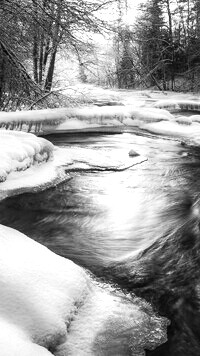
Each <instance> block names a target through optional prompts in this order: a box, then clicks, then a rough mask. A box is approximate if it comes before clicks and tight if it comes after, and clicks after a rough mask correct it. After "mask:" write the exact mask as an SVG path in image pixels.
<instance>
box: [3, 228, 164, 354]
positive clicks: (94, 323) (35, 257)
mask: <svg viewBox="0 0 200 356" xmlns="http://www.w3.org/2000/svg"><path fill="white" fill-rule="evenodd" d="M0 246H1V248H0V289H1V293H0V348H1V355H2V356H18V355H20V356H27V355H28V356H39V355H41V356H42V355H44V356H47V355H52V354H53V355H56V356H67V355H71V356H77V355H79V356H86V355H87V356H94V355H100V354H103V355H104V354H109V355H117V354H120V355H122V354H123V355H125V354H132V353H130V350H132V352H133V355H136V354H137V355H139V356H140V355H141V356H142V355H144V349H153V348H155V347H156V346H158V345H159V344H160V343H163V342H165V341H166V327H167V325H168V322H167V320H166V319H165V318H162V317H158V316H156V315H155V314H154V313H153V311H152V309H151V307H150V306H149V305H148V304H147V303H146V302H144V301H142V300H141V299H138V298H135V299H134V298H131V300H130V299H128V298H126V297H125V296H124V295H123V296H121V295H119V294H116V293H113V292H112V291H110V290H109V289H108V288H107V287H106V286H105V285H103V286H101V285H100V284H99V283H98V284H97V283H96V282H95V281H94V280H93V279H92V278H91V276H90V275H89V274H88V273H87V272H86V271H85V270H84V269H83V268H81V267H79V266H77V265H75V264H74V263H73V262H71V261H70V260H67V259H65V258H63V257H60V256H57V255H56V254H54V253H53V252H51V251H50V250H48V249H47V248H46V247H44V246H42V245H40V244H39V243H37V242H35V241H33V240H31V239H29V238H28V237H26V236H25V235H23V234H22V233H20V232H18V231H16V230H14V229H11V228H8V227H5V226H3V225H0ZM102 350H103V351H104V350H106V352H105V353H104V352H103V353H102ZM133 350H134V351H133ZM126 351H127V352H126Z"/></svg>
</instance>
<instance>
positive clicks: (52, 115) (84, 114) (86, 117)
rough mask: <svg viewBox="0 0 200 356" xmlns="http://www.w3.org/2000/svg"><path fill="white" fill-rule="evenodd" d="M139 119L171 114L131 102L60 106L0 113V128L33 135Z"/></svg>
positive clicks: (159, 118) (119, 124)
mask: <svg viewBox="0 0 200 356" xmlns="http://www.w3.org/2000/svg"><path fill="white" fill-rule="evenodd" d="M127 118H130V119H132V120H135V119H139V120H142V121H151V122H157V121H162V120H170V119H171V118H172V116H171V115H170V113H169V112H168V111H166V110H159V109H157V108H148V109H145V108H142V107H141V108H138V107H137V106H135V105H127V106H126V107H125V106H123V105H121V106H103V107H98V106H91V107H81V108H63V109H51V110H35V111H23V112H21V111H20V112H15V113H14V112H11V113H10V112H8V113H3V112H1V113H0V128H3V129H6V130H16V129H18V130H22V131H26V132H34V133H37V134H48V133H53V132H65V131H69V130H81V129H86V128H87V129H88V130H89V129H90V128H94V127H96V128H99V127H104V126H107V127H108V126H109V127H116V126H123V125H125V124H124V120H126V119H127Z"/></svg>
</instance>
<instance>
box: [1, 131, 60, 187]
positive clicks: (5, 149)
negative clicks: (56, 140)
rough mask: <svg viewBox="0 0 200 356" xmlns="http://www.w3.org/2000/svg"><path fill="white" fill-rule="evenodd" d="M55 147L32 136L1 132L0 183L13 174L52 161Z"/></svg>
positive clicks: (21, 133)
mask: <svg viewBox="0 0 200 356" xmlns="http://www.w3.org/2000/svg"><path fill="white" fill-rule="evenodd" d="M53 149H54V147H53V145H52V144H51V143H50V142H49V141H47V140H45V139H43V138H37V137H36V136H34V135H32V134H25V133H24V132H17V131H5V130H4V131H1V132H0V162H1V163H0V182H3V181H5V180H6V179H7V177H8V175H9V174H10V173H11V172H15V171H25V170H26V169H27V168H29V167H30V166H34V165H36V164H40V163H42V162H46V161H48V160H49V159H51V157H52V154H53Z"/></svg>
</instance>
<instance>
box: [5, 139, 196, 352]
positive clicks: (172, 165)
mask: <svg viewBox="0 0 200 356" xmlns="http://www.w3.org/2000/svg"><path fill="white" fill-rule="evenodd" d="M47 138H48V139H49V140H50V141H52V143H53V144H55V145H57V146H59V147H66V148H67V147H73V148H75V149H76V148H77V149H80V148H85V147H88V148H91V149H96V150H98V151H100V152H105V151H107V150H111V149H112V150H115V151H116V154H117V153H118V152H120V150H122V149H123V150H127V155H128V152H129V151H130V149H134V150H135V151H136V152H138V153H139V154H140V155H142V156H144V157H146V158H147V160H146V161H144V162H142V163H140V164H137V165H134V166H132V167H131V168H129V169H127V170H124V171H121V172H111V171H103V172H99V171H95V170H91V171H87V172H86V171H73V172H69V173H68V174H69V178H70V179H69V180H67V181H66V182H63V183H61V184H59V185H58V186H57V187H55V188H50V189H48V190H46V191H42V192H39V193H37V194H35V193H33V194H32V193H26V194H22V195H19V196H15V197H11V198H8V199H6V200H4V201H2V202H1V203H0V223H1V224H4V225H6V226H10V227H12V228H15V229H17V230H19V231H21V232H23V233H25V234H27V235H28V236H29V237H31V238H33V239H35V240H36V241H38V242H40V243H42V244H43V245H45V246H47V247H48V248H50V249H51V250H52V251H54V252H56V253H57V254H59V255H61V256H64V257H66V258H69V259H71V260H73V261H74V262H76V263H77V264H79V265H81V266H83V267H86V268H88V269H89V270H90V271H91V272H92V273H94V274H95V275H96V276H98V277H101V278H102V277H103V278H104V279H105V280H106V278H107V276H106V270H107V268H108V266H109V265H110V264H112V263H117V262H118V261H119V262H120V261H123V260H125V259H127V258H128V259H129V258H131V257H132V256H134V255H135V254H137V253H138V251H142V250H144V249H146V248H148V247H149V246H151V245H152V244H153V243H154V242H155V241H156V240H157V239H158V237H159V236H161V235H165V233H166V234H167V231H169V229H171V230H173V229H177V227H178V226H179V224H180V219H181V218H180V216H179V209H178V206H179V204H181V202H182V201H183V200H184V197H186V199H187V197H188V196H189V197H190V198H191V199H192V200H194V201H196V200H198V198H199V194H200V148H199V147H189V146H185V145H182V144H181V142H180V141H178V140H177V141H176V140H172V139H169V138H165V139H163V138H160V137H156V136H153V135H149V134H148V135H147V134H142V135H141V134H140V133H138V132H136V133H123V134H114V135H108V134H102V135H96V134H84V133H82V134H80V133H79V134H70V135H69V134H59V135H51V136H49V137H47ZM171 254H172V255H173V247H172V251H171ZM172 258H173V257H172ZM191 273H192V271H191ZM188 274H190V270H189V267H188ZM167 316H168V315H167ZM170 347H171V346H169V348H166V350H165V349H162V351H157V352H158V353H155V355H160V356H161V355H162V356H164V355H169V356H171V355H175V354H176V355H182V356H184V355H190V356H191V355H193V354H194V355H198V354H197V353H192V351H191V353H187V350H186V349H184V350H185V351H184V350H183V349H181V350H180V352H179V349H178V348H177V346H176V347H175V348H176V350H175V349H174V348H171V349H170ZM199 347H200V346H199ZM169 350H171V351H169ZM174 350H175V351H174ZM198 350H200V348H199V349H198ZM159 352H160V353H159ZM195 352H196V351H195ZM149 354H151V352H149ZM152 354H153V355H154V353H152Z"/></svg>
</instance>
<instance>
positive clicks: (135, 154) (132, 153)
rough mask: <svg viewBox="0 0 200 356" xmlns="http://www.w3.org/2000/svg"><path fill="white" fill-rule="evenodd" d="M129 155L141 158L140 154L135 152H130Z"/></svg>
mask: <svg viewBox="0 0 200 356" xmlns="http://www.w3.org/2000/svg"><path fill="white" fill-rule="evenodd" d="M128 154H129V156H130V157H137V156H139V153H137V152H136V151H134V150H130V151H129V153H128Z"/></svg>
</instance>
